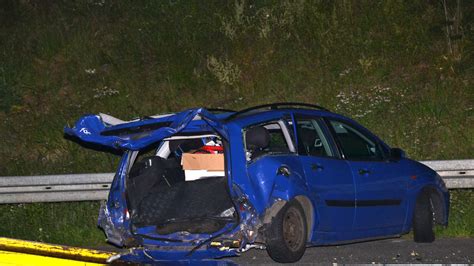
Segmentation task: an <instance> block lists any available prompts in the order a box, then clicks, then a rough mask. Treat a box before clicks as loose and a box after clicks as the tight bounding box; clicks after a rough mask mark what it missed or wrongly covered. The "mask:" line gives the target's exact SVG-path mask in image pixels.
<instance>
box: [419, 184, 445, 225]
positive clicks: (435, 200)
mask: <svg viewBox="0 0 474 266" xmlns="http://www.w3.org/2000/svg"><path fill="white" fill-rule="evenodd" d="M423 195H428V196H429V197H430V202H431V204H432V208H433V215H434V216H433V217H434V221H435V222H436V223H437V224H441V225H446V224H447V221H448V217H447V210H446V206H447V205H446V202H445V199H444V197H443V194H442V193H441V192H440V191H439V190H438V189H436V187H434V186H425V187H423V188H422V189H421V190H420V192H419V193H418V195H417V200H418V198H419V197H420V196H423Z"/></svg>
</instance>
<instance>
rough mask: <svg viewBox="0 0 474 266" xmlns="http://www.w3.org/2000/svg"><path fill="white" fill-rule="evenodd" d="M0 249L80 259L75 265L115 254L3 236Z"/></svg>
mask: <svg viewBox="0 0 474 266" xmlns="http://www.w3.org/2000/svg"><path fill="white" fill-rule="evenodd" d="M0 250H2V251H3V252H4V251H11V252H12V253H17V254H20V253H22V254H23V255H25V253H27V254H34V255H39V257H44V256H48V257H56V258H62V259H66V260H76V262H79V261H82V262H80V263H82V264H77V265H86V264H84V263H85V262H84V261H88V262H97V263H105V261H106V260H107V258H109V257H110V256H112V255H115V253H113V252H105V251H99V250H93V249H87V248H78V247H68V246H62V245H53V244H45V243H41V242H34V241H25V240H18V239H11V238H5V237H0ZM2 254H4V253H2ZM9 256H14V255H8V256H7V257H9ZM0 262H1V261H0ZM13 265H15V264H13ZM20 265H21V264H20ZM87 265H89V264H87Z"/></svg>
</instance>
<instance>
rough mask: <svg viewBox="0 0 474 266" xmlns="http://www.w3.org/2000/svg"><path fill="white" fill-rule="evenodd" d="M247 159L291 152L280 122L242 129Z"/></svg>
mask: <svg viewBox="0 0 474 266" xmlns="http://www.w3.org/2000/svg"><path fill="white" fill-rule="evenodd" d="M244 136H245V150H246V157H247V161H251V160H254V159H256V158H258V157H261V156H263V155H266V154H285V153H291V151H290V148H289V146H288V141H287V137H285V134H284V132H283V130H282V128H281V125H280V123H278V122H270V123H266V124H262V125H257V126H252V127H249V128H247V129H246V130H245V131H244Z"/></svg>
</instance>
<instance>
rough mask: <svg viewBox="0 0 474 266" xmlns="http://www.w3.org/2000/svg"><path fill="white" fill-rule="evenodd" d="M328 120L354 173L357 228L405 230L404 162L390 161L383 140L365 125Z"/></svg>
mask: <svg viewBox="0 0 474 266" xmlns="http://www.w3.org/2000/svg"><path fill="white" fill-rule="evenodd" d="M328 121H329V123H328V124H329V127H330V128H331V130H332V132H333V135H334V136H335V139H336V141H337V143H338V146H339V147H340V150H341V152H342V154H343V155H344V158H345V159H346V160H347V162H348V163H349V165H350V167H351V170H352V174H353V176H354V182H355V190H356V194H355V195H356V212H355V222H354V229H355V230H367V229H377V228H387V227H400V229H401V227H402V226H403V224H404V222H405V216H406V208H407V202H406V200H405V198H406V197H405V195H406V192H407V184H408V178H407V176H406V174H405V173H404V168H405V167H403V165H401V164H403V162H402V161H399V162H392V161H389V160H387V158H386V157H387V156H386V155H385V153H386V152H385V151H384V148H383V147H382V145H381V144H380V142H379V141H378V140H377V139H376V138H375V137H373V136H371V135H370V134H368V133H367V132H364V131H365V130H363V129H362V128H361V127H359V126H357V125H355V124H352V123H350V122H348V121H340V120H332V119H329V120H328Z"/></svg>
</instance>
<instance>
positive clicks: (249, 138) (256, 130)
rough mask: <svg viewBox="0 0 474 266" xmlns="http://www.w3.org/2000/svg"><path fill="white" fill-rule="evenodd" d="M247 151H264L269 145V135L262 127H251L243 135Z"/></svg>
mask: <svg viewBox="0 0 474 266" xmlns="http://www.w3.org/2000/svg"><path fill="white" fill-rule="evenodd" d="M245 143H246V145H247V149H249V150H256V149H264V148H266V147H267V146H268V144H269V143H270V133H268V130H267V129H266V128H264V127H263V126H258V127H253V128H250V129H249V130H247V132H246V133H245Z"/></svg>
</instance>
